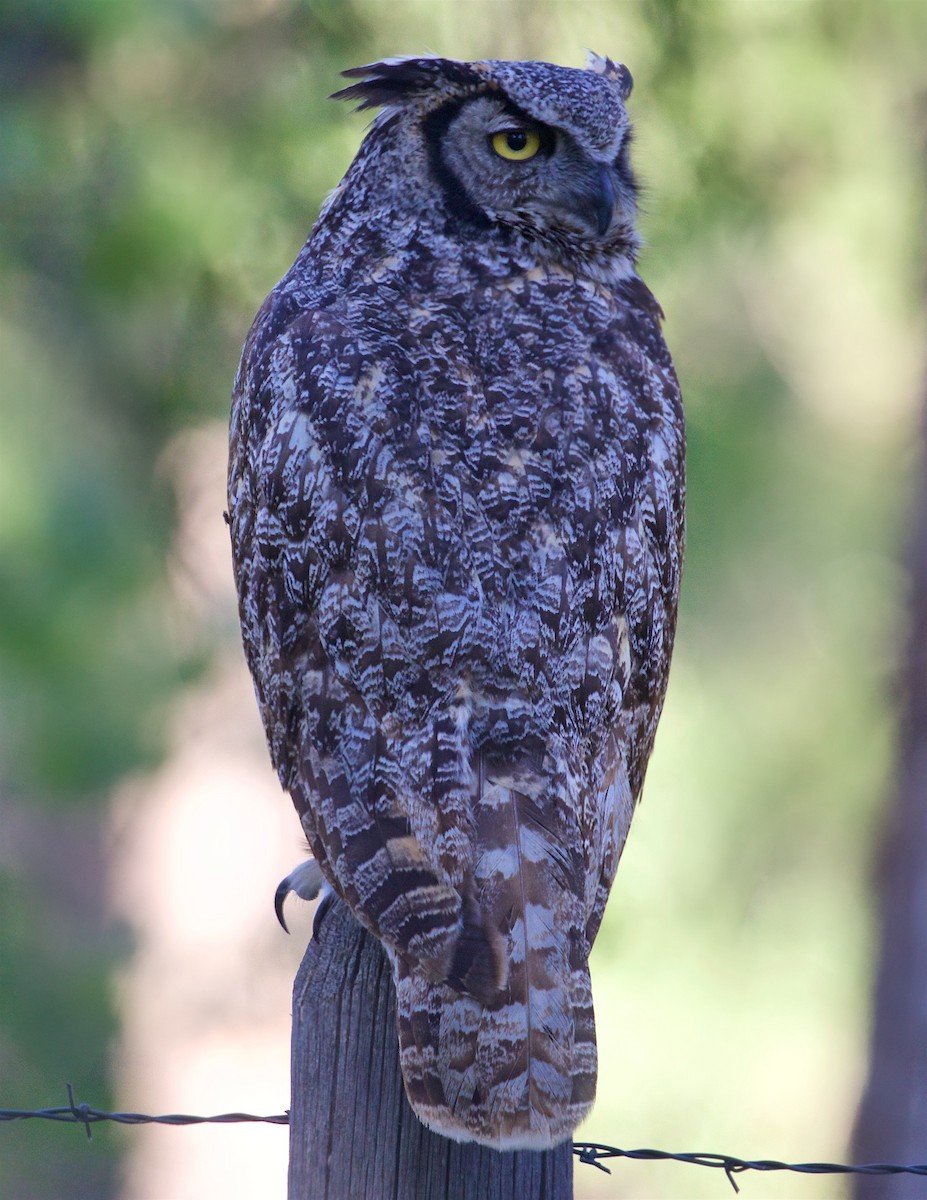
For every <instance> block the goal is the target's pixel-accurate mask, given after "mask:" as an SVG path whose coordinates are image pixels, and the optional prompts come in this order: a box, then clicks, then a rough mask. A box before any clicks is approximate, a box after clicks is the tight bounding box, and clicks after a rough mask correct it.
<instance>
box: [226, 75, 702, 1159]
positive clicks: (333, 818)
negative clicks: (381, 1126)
mask: <svg viewBox="0 0 927 1200" xmlns="http://www.w3.org/2000/svg"><path fill="white" fill-rule="evenodd" d="M346 74H347V75H348V76H350V77H352V78H353V79H355V80H357V82H355V83H353V84H352V85H351V86H349V87H347V88H346V89H345V90H344V92H342V93H340V94H341V95H343V96H347V97H349V98H354V99H357V100H358V101H360V106H361V107H373V106H385V107H384V111H383V113H381V115H380V116H379V117H378V118H377V120H376V121H375V122H374V124H373V126H372V128H371V129H370V131H369V132H368V134H367V136H366V138H365V140H364V142H363V145H362V146H361V149H360V151H359V153H358V155H357V157H356V158H355V160H354V162H353V163H352V165H351V167H350V168H349V170H348V172H347V174H346V176H345V177H344V179H343V180H342V182H341V183H340V184H339V185H338V187H337V188H336V189H335V191H334V192H333V193H332V195H331V197H330V198H329V200H328V201H327V203H326V205H325V206H324V209H323V211H322V214H321V216H320V218H319V221H318V223H317V224H316V226H315V228H314V229H313V231H312V233H311V235H310V237H309V240H308V242H307V243H306V245H305V247H304V249H303V251H302V252H301V254H300V255H299V257H298V259H297V260H296V262H295V263H294V265H293V267H292V268H291V269H290V271H289V272H288V273H287V275H286V276H285V277H284V279H283V280H282V281H281V282H280V283H279V284H278V286H277V287H276V288H275V289H274V291H273V292H272V293H271V295H270V296H269V297H268V299H267V301H266V302H265V304H264V306H263V307H262V309H261V311H260V313H259V314H258V316H257V318H256V320H255V323H254V326H253V328H252V330H251V333H250V335H249V338H248V341H247V343H246V346H245V350H244V354H243V357H242V362H241V367H240V370H239V374H238V379H237V381H236V386H235V394H234V403H233V413H232V432H231V461H230V475H229V511H230V515H231V529H232V545H233V554H234V562H235V575H236V581H237V585H238V592H239V599H240V610H241V622H242V630H243V636H244V642H245V649H246V652H247V657H248V662H249V665H250V667H251V671H252V674H253V676H254V682H255V687H256V690H257V695H258V700H259V703H260V708H261V714H262V716H263V719H264V724H265V727H266V730H267V736H268V741H269V744H270V749H271V755H272V758H273V761H274V765H275V766H276V768H277V771H278V773H279V776H280V780H281V782H282V784H283V786H284V787H285V788H286V789H288V791H289V792H290V793H291V795H292V797H293V800H294V802H295V804H296V808H297V810H298V812H299V814H300V817H301V820H302V825H303V829H304V830H305V832H306V835H307V837H308V840H309V843H310V845H311V848H312V853H313V855H314V856H315V858H316V859H317V860H318V863H319V866H320V867H321V870H322V873H323V874H324V876H325V878H326V879H327V880H328V882H329V883H330V884H331V886H332V887H333V888H334V890H335V891H336V892H337V893H338V894H339V895H340V896H341V897H343V898H344V900H345V901H346V902H347V904H348V905H349V906H350V907H351V909H352V910H353V911H354V913H355V914H356V915H357V917H358V919H359V920H361V921H362V922H363V923H364V924H365V925H366V926H367V927H368V928H369V929H371V930H372V931H373V932H374V933H375V934H376V935H377V936H378V937H379V938H380V939H381V940H382V942H383V944H384V946H385V948H386V951H387V953H388V955H389V958H390V961H391V963H392V967H393V973H394V978H395V982H396V991H397V999H398V1011H399V1041H400V1053H401V1062H402V1070H403V1076H404V1079H405V1083H406V1089H407V1092H408V1095H409V1099H410V1101H411V1103H412V1105H413V1107H414V1109H415V1111H416V1112H417V1113H418V1115H419V1116H420V1117H421V1119H422V1120H423V1121H424V1122H425V1123H426V1124H427V1125H429V1126H431V1127H432V1128H433V1129H436V1130H438V1131H439V1132H441V1133H444V1134H446V1135H447V1136H448V1137H452V1138H458V1139H464V1140H477V1141H481V1142H485V1143H488V1144H490V1145H494V1146H499V1147H514V1146H531V1147H544V1146H549V1145H552V1144H554V1143H556V1142H558V1141H561V1140H562V1139H564V1138H566V1137H568V1136H569V1135H570V1133H571V1131H572V1130H573V1129H574V1128H575V1126H576V1125H577V1124H578V1123H579V1121H580V1120H581V1119H582V1118H583V1117H584V1116H585V1115H586V1113H587V1112H588V1110H589V1108H590V1106H591V1104H592V1100H593V1097H594V1092H595V1078H596V1051H595V1031H594V1025H593V1012H592V994H591V989H590V982H589V972H588V966H587V961H588V956H589V951H590V949H591V946H592V943H593V940H594V938H595V935H596V932H597V930H598V928H599V923H600V921H601V919H602V913H603V909H604V906H605V901H606V898H607V896H608V891H609V888H610V886H611V882H612V879H613V877H614V873H615V868H616V866H617V863H618V858H619V855H620V853H621V850H622V847H623V845H624V841H625V837H626V835H627V830H628V825H629V823H630V820H631V814H632V811H633V809H634V805H635V803H636V801H637V799H638V796H639V794H640V790H641V786H642V783H643V778H644V771H645V769H646V765H647V760H648V757H649V755H650V751H651V748H652V745H653V739H654V733H655V730H656V725H657V720H658V717H659V713H660V709H661V706H662V703H663V696H664V692H665V688H666V677H667V671H668V668H669V660H670V653H671V649H672V643H673V631H674V625H675V614H676V600H677V594H678V587H679V572H680V566H681V556H682V542H683V440H684V438H683V422H682V410H681V404H680V397H679V390H678V385H677V382H676V378H675V374H674V371H673V366H672V362H671V360H670V356H669V353H668V351H667V349H666V347H665V345H664V343H663V339H662V336H661V332H660V317H661V313H660V309H659V307H658V305H657V304H656V302H655V301H654V299H653V297H652V296H651V294H650V293H649V291H648V290H647V288H646V287H645V286H644V284H643V283H642V282H641V281H640V279H639V278H638V277H637V275H636V274H635V269H634V258H635V251H636V247H637V235H636V233H635V227H634V219H635V203H634V200H635V188H634V181H633V177H632V175H631V170H630V166H629V163H628V140H629V125H628V119H627V115H626V111H625V106H624V102H625V100H626V98H627V95H628V93H629V92H630V87H631V79H630V75H629V74H628V72H627V70H626V69H625V68H624V67H620V66H616V65H614V64H613V63H611V62H610V61H609V60H608V59H599V58H596V57H595V56H592V58H591V61H590V68H589V69H588V70H585V71H580V70H568V69H565V68H562V67H556V66H552V65H550V64H547V63H508V62H481V63H460V62H452V61H449V60H446V59H439V58H425V59H408V60H396V61H391V62H386V63H378V64H374V65H372V66H369V67H363V68H359V69H357V70H354V71H349V72H346ZM500 139H501V140H500ZM518 156H521V157H518Z"/></svg>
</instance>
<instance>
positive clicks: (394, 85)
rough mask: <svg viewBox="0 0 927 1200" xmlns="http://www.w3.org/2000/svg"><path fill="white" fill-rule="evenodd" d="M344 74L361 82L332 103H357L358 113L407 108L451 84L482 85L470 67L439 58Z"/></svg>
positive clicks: (371, 66) (388, 63)
mask: <svg viewBox="0 0 927 1200" xmlns="http://www.w3.org/2000/svg"><path fill="white" fill-rule="evenodd" d="M341 74H342V75H343V76H344V77H345V78H346V79H357V80H358V82H357V83H352V84H350V86H348V87H346V88H342V89H341V90H340V91H338V92H333V93H332V95H331V97H330V99H332V100H357V101H359V103H358V105H357V111H358V112H359V111H360V110H361V109H364V108H379V107H381V106H387V105H391V104H403V103H404V102H405V101H407V100H410V99H412V97H414V96H418V95H422V94H423V93H425V92H430V91H432V90H434V89H435V88H438V87H443V86H447V85H448V84H450V85H452V86H457V87H460V86H467V87H473V86H474V85H476V84H478V83H479V82H480V80H479V76H478V75H477V74H476V73H475V72H474V71H473V69H472V68H471V67H470V65H469V64H468V63H462V62H456V61H455V60H454V59H452V58H438V57H437V55H428V56H424V57H423V56H419V57H408V58H387V59H384V60H383V61H382V62H375V63H368V64H367V65H366V66H363V67H349V68H348V70H346V71H342V72H341Z"/></svg>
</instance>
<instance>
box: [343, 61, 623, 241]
mask: <svg viewBox="0 0 927 1200" xmlns="http://www.w3.org/2000/svg"><path fill="white" fill-rule="evenodd" d="M344 75H345V76H347V77H348V78H351V79H354V80H356V82H354V83H352V84H351V85H350V86H349V87H346V88H344V89H342V90H341V91H340V92H336V93H335V97H336V98H337V99H352V100H357V101H359V104H358V107H359V108H374V107H381V106H382V107H383V108H384V109H385V112H384V114H383V115H382V116H381V117H380V118H379V119H378V121H377V122H376V123H375V125H374V127H373V130H372V131H371V135H369V136H370V137H373V138H376V137H377V136H378V135H380V136H382V135H383V134H386V133H387V132H388V131H391V132H392V133H394V134H400V135H401V139H402V154H403V155H404V156H405V161H404V168H405V169H404V183H405V186H406V187H407V188H408V189H410V192H411V193H412V194H413V195H418V196H421V197H428V198H432V197H434V196H435V195H437V196H438V197H439V200H440V207H441V208H443V210H444V212H445V213H446V214H450V215H451V216H452V217H453V218H454V219H456V220H457V221H459V222H462V223H463V224H465V225H466V224H469V225H470V226H476V227H479V228H482V229H487V228H491V227H495V228H496V229H500V230H505V231H509V232H514V233H516V234H518V235H521V236H523V237H527V238H529V239H532V240H535V241H538V242H540V243H542V244H544V245H546V246H548V247H549V248H552V249H553V250H554V251H555V252H559V253H562V254H564V255H568V256H576V255H577V254H578V255H580V256H581V257H584V258H587V259H588V258H598V257H601V256H608V255H614V254H617V253H623V254H625V255H629V256H630V257H632V258H633V254H634V251H635V250H636V247H637V235H636V233H635V229H634V218H635V212H636V204H635V198H636V185H635V182H634V177H633V175H632V173H631V167H630V163H629V155H628V150H629V143H630V122H629V120H628V115H627V110H626V108H625V101H626V100H627V98H628V96H629V95H630V92H631V86H632V79H631V74H630V72H629V71H628V69H627V68H626V67H624V66H622V65H620V64H616V63H613V62H612V61H611V59H608V58H601V57H599V56H598V55H595V54H590V55H589V60H588V66H587V69H585V70H574V69H570V68H566V67H559V66H555V65H553V64H551V63H544V62H501V61H494V60H488V61H484V62H472V63H466V62H457V61H454V60H452V59H445V58H436V57H435V58H405V59H391V60H388V61H385V62H379V63H372V64H370V65H368V66H365V67H355V68H352V69H351V70H348V71H345V72H344ZM368 165H369V164H368ZM392 166H393V168H395V159H394V160H393V164H392ZM394 173H395V172H394ZM416 175H421V176H423V177H422V178H415V176H416ZM435 189H437V192H435Z"/></svg>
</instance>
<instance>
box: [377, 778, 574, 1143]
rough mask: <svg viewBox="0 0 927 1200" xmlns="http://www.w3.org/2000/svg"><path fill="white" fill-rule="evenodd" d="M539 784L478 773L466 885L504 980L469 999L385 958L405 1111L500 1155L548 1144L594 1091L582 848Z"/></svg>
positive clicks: (567, 813)
mask: <svg viewBox="0 0 927 1200" xmlns="http://www.w3.org/2000/svg"><path fill="white" fill-rule="evenodd" d="M478 770H479V767H478ZM548 789H549V784H544V783H542V782H541V780H540V779H539V778H538V777H537V776H536V775H532V774H531V772H522V771H518V770H515V769H508V770H487V771H485V773H484V774H482V775H481V778H480V798H479V801H478V804H477V806H476V814H475V835H476V843H477V850H478V854H477V858H476V862H475V872H474V886H475V892H476V898H477V903H478V904H479V905H480V908H481V909H482V911H483V913H484V915H485V919H486V920H485V923H486V925H487V926H488V927H492V928H495V929H496V930H498V931H499V934H500V935H501V936H502V937H503V938H504V939H505V942H506V945H507V950H508V960H509V976H508V981H507V983H506V985H505V986H504V987H503V988H501V989H500V990H499V991H498V992H497V993H496V994H495V995H494V996H491V997H486V996H485V995H484V996H483V997H482V998H480V997H478V996H476V995H473V994H472V993H471V992H470V990H469V989H467V988H466V980H464V988H463V990H460V985H459V984H458V985H457V989H456V990H455V988H454V987H452V986H451V983H450V981H449V982H447V983H436V982H435V981H434V980H430V979H428V978H426V977H425V975H424V974H423V973H422V971H421V968H420V967H417V966H416V965H415V964H414V963H412V962H410V961H409V960H407V959H405V958H403V957H400V956H395V955H394V956H393V966H394V974H395V978H396V993H397V1007H398V1022H399V1042H400V1056H401V1063H402V1071H403V1077H404V1079H405V1084H406V1091H407V1094H408V1096H409V1100H410V1102H411V1104H412V1107H413V1108H414V1109H415V1111H416V1113H417V1114H418V1116H419V1117H420V1118H421V1120H422V1121H423V1122H424V1123H425V1124H426V1125H428V1126H429V1127H430V1128H432V1129H434V1130H436V1131H437V1132H439V1133H441V1134H443V1135H444V1136H446V1137H450V1138H453V1139H455V1140H458V1141H478V1142H482V1143H484V1144H486V1145H491V1146H495V1147H496V1148H498V1149H517V1148H532V1149H544V1148H546V1147H549V1146H553V1145H556V1144H557V1143H558V1142H561V1141H563V1140H564V1139H565V1138H567V1137H569V1136H570V1134H571V1133H572V1131H573V1130H574V1129H575V1128H576V1126H577V1125H578V1124H579V1123H580V1121H582V1119H583V1118H584V1117H585V1116H586V1114H587V1113H588V1111H589V1109H590V1108H591V1106H592V1101H593V1099H594V1095H595V1080H596V1047H595V1028H594V1023H593V1010H592V991H591V985H590V980H589V971H588V964H587V946H586V942H585V938H584V933H583V930H584V924H585V918H584V907H583V902H582V895H583V885H584V875H583V871H582V864H581V863H578V862H574V860H573V858H572V857H571V855H570V854H569V853H568V852H567V851H565V850H564V849H563V847H564V846H569V845H577V844H579V843H578V841H577V839H576V838H575V837H573V836H570V830H569V828H568V826H569V824H570V823H571V822H572V821H574V820H575V816H573V815H572V814H571V810H570V806H569V804H568V803H567V802H566V797H565V796H564V798H563V800H562V801H561V800H560V799H559V798H558V796H557V795H556V793H554V792H552V791H551V790H548ZM561 790H562V789H561Z"/></svg>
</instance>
